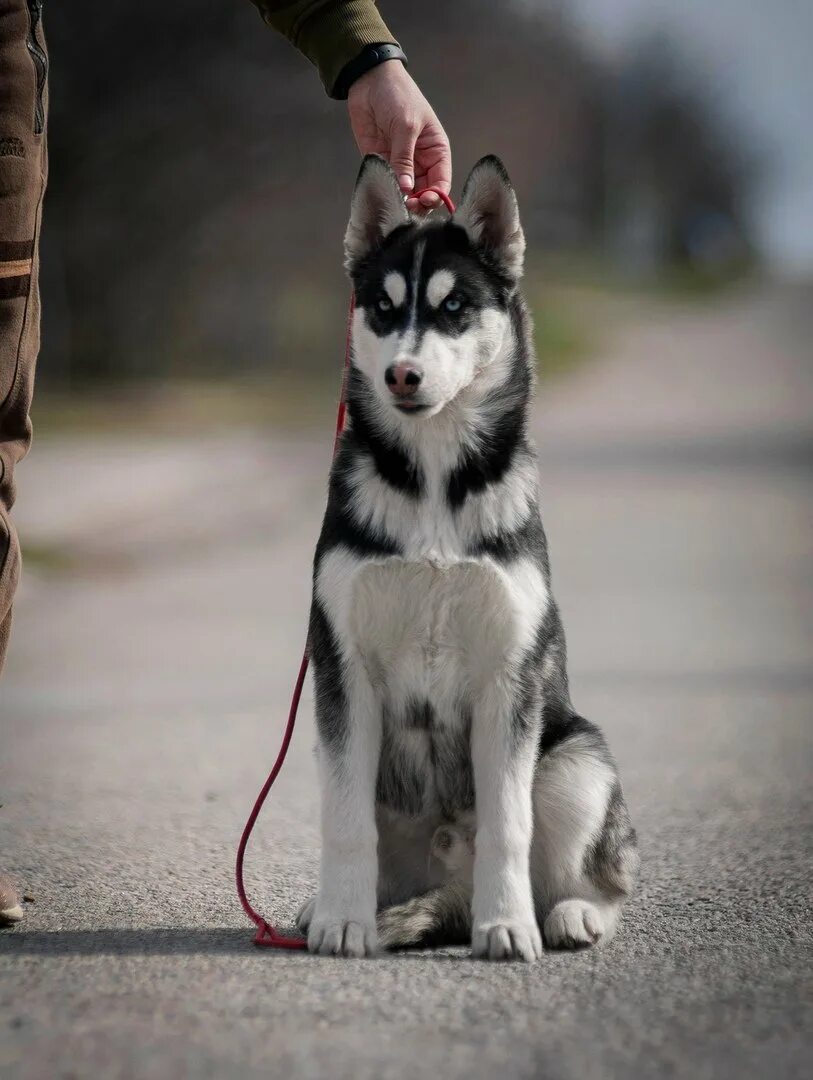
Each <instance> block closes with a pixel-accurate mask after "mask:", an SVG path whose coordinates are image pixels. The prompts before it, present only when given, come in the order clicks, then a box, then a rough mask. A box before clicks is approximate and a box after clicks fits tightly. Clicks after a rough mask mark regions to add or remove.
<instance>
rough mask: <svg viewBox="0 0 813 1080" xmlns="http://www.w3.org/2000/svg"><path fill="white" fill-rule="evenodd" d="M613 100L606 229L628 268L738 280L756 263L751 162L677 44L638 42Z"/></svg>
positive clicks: (651, 39) (617, 78)
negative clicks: (734, 275) (748, 198)
mask: <svg viewBox="0 0 813 1080" xmlns="http://www.w3.org/2000/svg"><path fill="white" fill-rule="evenodd" d="M611 86H612V92H611V93H610V94H608V95H607V99H606V100H607V102H608V108H607V120H606V129H605V130H606V150H607V156H608V168H607V206H608V228H609V235H610V238H611V241H612V246H613V249H614V252H615V254H616V257H617V258H618V260H619V261H620V262H621V264H622V266H623V267H624V268H625V269H628V270H632V271H638V272H650V271H652V270H653V269H657V268H658V267H661V266H670V265H671V266H678V267H680V266H687V267H689V268H692V269H695V270H700V271H703V272H709V273H714V274H724V273H727V272H730V271H731V270H732V269H733V268H735V267H736V266H737V265H739V264H740V263H741V262H742V261H743V260H744V259H745V258H746V257H747V255H748V251H749V243H748V239H747V235H748V232H747V225H746V219H745V212H744V209H743V198H744V195H745V193H746V192H747V191H748V188H749V185H750V183H751V182H752V179H753V162H749V161H748V160H747V158H746V157H745V154H744V152H743V147H742V143H741V141H740V140H739V138H738V134H737V132H736V130H735V128H734V126H733V125H732V123H731V122H730V121H729V120H727V118H726V116H725V113H724V110H723V108H722V107H721V103H720V102H719V101H715V100H714V95H713V94H712V93H711V92H710V91H709V89H708V88H707V87H704V86H703V85H702V84H701V83H700V82H699V81H698V79H697V78H696V77H695V76H694V75H693V71H692V66H691V64H690V63H689V62H688V60H687V58H686V57H683V56H681V55H680V53H679V52H678V50H677V48H676V46H675V45H674V43H673V42H671V41H670V40H669V39H667V38H665V37H663V36H660V35H656V36H647V37H645V38H642V39H640V40H639V41H637V42H636V43H635V44H634V45H633V47H632V48H631V49H630V50H629V51H628V52H627V53H626V54H625V56H624V58H623V60H622V62H621V64H620V66H619V68H618V70H617V71H616V72H615V73H614V77H613V79H612V83H611Z"/></svg>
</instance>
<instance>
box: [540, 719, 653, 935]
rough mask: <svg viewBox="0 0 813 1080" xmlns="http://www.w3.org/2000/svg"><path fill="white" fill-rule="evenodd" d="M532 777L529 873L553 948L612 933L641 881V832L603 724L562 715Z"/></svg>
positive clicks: (542, 923) (545, 931) (544, 747)
mask: <svg viewBox="0 0 813 1080" xmlns="http://www.w3.org/2000/svg"><path fill="white" fill-rule="evenodd" d="M556 726H557V738H556V741H555V742H553V744H552V745H548V746H547V747H546V746H545V745H544V740H543V752H542V756H541V758H540V761H539V764H538V766H537V773H536V777H535V782H534V841H533V847H532V851H531V877H532V882H533V887H534V897H535V901H536V904H537V910H538V917H539V922H540V924H541V925H542V926H543V933H544V938H545V941H546V943H547V945H548V946H550V947H551V948H578V947H580V946H585V945H594V944H595V943H596V942H598V941H599V940H601V939H604V940H608V939H609V938H610V937H611V936H612V934H613V933H614V931H615V928H616V925H617V923H618V919H619V916H620V913H621V907H622V905H623V902H624V900H625V899H626V897H627V896H628V895H629V893H630V892H631V890H632V887H633V885H634V882H635V877H636V873H637V869H638V853H637V848H636V839H635V832H634V830H633V829H632V827H631V825H630V820H629V815H628V813H627V807H626V804H625V802H624V797H623V795H622V792H621V784H620V782H619V780H618V774H617V771H616V767H615V764H614V762H613V760H612V757H611V756H610V753H609V751H608V750H607V746H606V744H605V742H604V739H603V737H602V735H601V732H600V731H599V730H598V728H596V727H595V726H594V725H593V724H591V723H589V722H588V721H586V720H583V719H582V718H581V717H578V716H569V717H565V718H562V719H561V720H560V721H559V722H558V723H557V725H556Z"/></svg>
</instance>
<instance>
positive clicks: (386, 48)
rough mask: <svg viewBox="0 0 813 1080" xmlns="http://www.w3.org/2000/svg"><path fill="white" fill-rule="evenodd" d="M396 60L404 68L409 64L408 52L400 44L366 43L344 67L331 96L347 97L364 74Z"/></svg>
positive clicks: (341, 98) (391, 63)
mask: <svg viewBox="0 0 813 1080" xmlns="http://www.w3.org/2000/svg"><path fill="white" fill-rule="evenodd" d="M394 62H397V63H399V64H400V65H401V66H403V67H404V68H405V67H406V66H407V57H406V53H405V52H404V51H403V49H402V48H401V47H400V45H397V44H395V43H394V42H379V43H376V44H372V45H365V47H364V48H363V49H362V50H361V52H360V53H359V54H358V56H356V57H355V58H354V59H353V60H351V61H350V63H348V64H346V65H345V66H344V67H343V68H342V70H341V72H340V73H339V77H338V78H337V80H336V83H335V84H334V86H333V89H332V90H331V94H330V96H331V97H333V98H338V99H340V100H343V99H345V98H347V97H348V96H349V94H350V90H351V88H352V86H353V85H354V84H355V83H356V82H358V80H359V79H360V78H361V77H362V76H363V75H366V74H367V73H368V72H370V71H373V70H375V69H376V68H378V67H381V66H382V65H393V63H394Z"/></svg>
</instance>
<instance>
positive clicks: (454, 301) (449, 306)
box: [443, 296, 463, 314]
mask: <svg viewBox="0 0 813 1080" xmlns="http://www.w3.org/2000/svg"><path fill="white" fill-rule="evenodd" d="M443 307H444V310H445V311H449V312H451V313H452V314H454V312H456V311H460V309H461V308H462V307H463V301H462V300H460V299H459V297H457V296H447V297H446V299H445V300H444V301H443Z"/></svg>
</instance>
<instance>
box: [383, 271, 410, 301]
mask: <svg viewBox="0 0 813 1080" xmlns="http://www.w3.org/2000/svg"><path fill="white" fill-rule="evenodd" d="M406 288H407V287H406V278H405V277H404V275H403V274H399V273H398V271H397V270H390V272H389V273H388V274H387V276H386V277H385V278H384V292H386V294H387V296H388V297H389V298H390V300H392V303H393V307H400V306H401V304H403V302H404V300H406Z"/></svg>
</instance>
